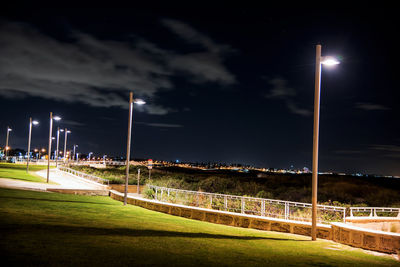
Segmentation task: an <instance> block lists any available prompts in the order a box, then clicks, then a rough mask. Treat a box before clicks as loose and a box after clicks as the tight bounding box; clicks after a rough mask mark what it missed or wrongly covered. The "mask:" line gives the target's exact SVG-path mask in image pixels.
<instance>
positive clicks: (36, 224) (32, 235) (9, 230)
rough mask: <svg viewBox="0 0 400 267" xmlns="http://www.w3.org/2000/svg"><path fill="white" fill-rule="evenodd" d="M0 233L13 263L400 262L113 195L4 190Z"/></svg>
mask: <svg viewBox="0 0 400 267" xmlns="http://www.w3.org/2000/svg"><path fill="white" fill-rule="evenodd" d="M0 229H1V232H2V234H1V238H0V251H1V252H0V253H1V259H2V261H3V262H5V261H7V262H8V264H9V265H79V266H81V265H87V266H89V265H90V266H117V265H136V266H141V265H159V266H170V265H173V266H293V265H295V266H310V265H317V266H352V267H354V266H393V265H400V263H399V262H397V261H396V260H394V259H393V258H391V257H389V256H384V257H383V256H374V255H371V254H368V253H366V252H364V251H362V250H360V249H355V248H351V247H347V246H343V245H340V244H336V243H333V242H330V241H325V240H319V241H316V242H312V241H309V238H308V237H302V236H297V235H290V234H283V233H276V232H265V231H257V230H253V229H244V228H235V227H228V226H223V225H217V224H211V223H206V222H200V221H195V220H189V219H185V218H181V217H175V216H171V215H167V214H163V213H158V212H154V211H149V210H146V209H143V208H139V207H136V206H132V205H127V206H123V205H122V203H121V202H118V201H115V200H112V199H111V198H108V197H93V196H92V197H90V196H75V195H62V194H56V193H43V192H33V191H20V190H12V189H0ZM7 266H8V265H7Z"/></svg>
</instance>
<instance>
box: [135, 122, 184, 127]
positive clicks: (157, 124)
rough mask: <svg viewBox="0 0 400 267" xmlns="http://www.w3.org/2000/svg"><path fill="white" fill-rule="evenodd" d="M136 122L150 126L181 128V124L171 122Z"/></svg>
mask: <svg viewBox="0 0 400 267" xmlns="http://www.w3.org/2000/svg"><path fill="white" fill-rule="evenodd" d="M135 123H137V124H142V125H146V126H150V127H161V128H182V127H183V125H181V124H173V123H149V122H135Z"/></svg>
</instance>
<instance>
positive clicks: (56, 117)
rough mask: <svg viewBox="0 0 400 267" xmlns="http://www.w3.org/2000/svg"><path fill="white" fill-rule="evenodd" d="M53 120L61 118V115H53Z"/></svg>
mask: <svg viewBox="0 0 400 267" xmlns="http://www.w3.org/2000/svg"><path fill="white" fill-rule="evenodd" d="M53 120H55V121H59V120H61V117H60V116H54V117H53Z"/></svg>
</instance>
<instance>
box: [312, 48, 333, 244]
mask: <svg viewBox="0 0 400 267" xmlns="http://www.w3.org/2000/svg"><path fill="white" fill-rule="evenodd" d="M339 63H340V62H339V61H338V60H337V59H336V58H334V57H328V56H324V57H323V56H321V45H319V44H318V45H317V47H316V61H315V95H314V134H313V162H312V164H313V167H312V219H311V239H312V240H317V191H318V139H319V110H320V95H321V65H327V66H334V65H337V64H339Z"/></svg>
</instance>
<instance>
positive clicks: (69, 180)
mask: <svg viewBox="0 0 400 267" xmlns="http://www.w3.org/2000/svg"><path fill="white" fill-rule="evenodd" d="M36 174H37V175H39V176H41V177H43V178H45V179H46V178H47V170H41V171H37V172H36ZM49 180H50V182H54V183H57V184H51V183H49V184H48V183H35V182H26V181H22V180H16V179H5V178H0V187H6V188H16V189H25V190H39V191H46V190H47V188H58V189H93V190H101V189H105V188H106V187H105V186H104V185H100V184H98V183H95V182H92V181H86V180H85V179H83V178H80V177H76V176H74V175H71V174H68V173H64V172H61V171H57V170H55V169H52V170H50V179H49Z"/></svg>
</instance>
